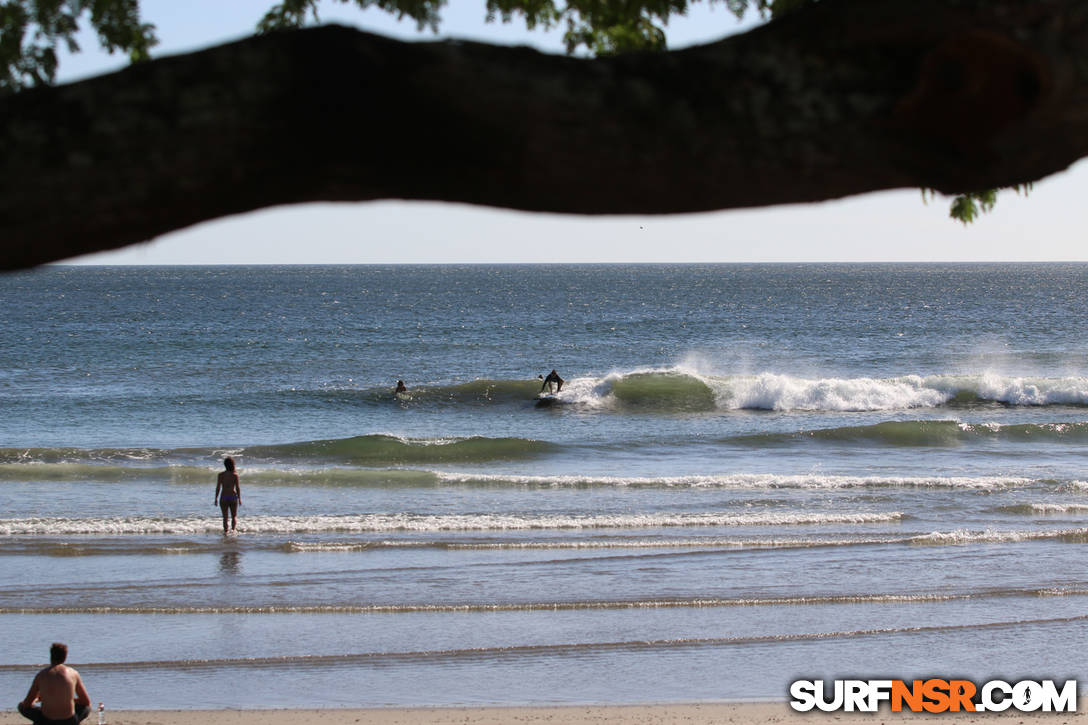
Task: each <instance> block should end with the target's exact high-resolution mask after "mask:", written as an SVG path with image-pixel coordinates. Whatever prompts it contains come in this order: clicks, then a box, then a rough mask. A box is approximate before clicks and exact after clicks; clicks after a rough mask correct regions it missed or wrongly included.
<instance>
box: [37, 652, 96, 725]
mask: <svg viewBox="0 0 1088 725" xmlns="http://www.w3.org/2000/svg"><path fill="white" fill-rule="evenodd" d="M35 688H36V689H37V698H38V699H39V700H41V701H42V715H45V716H46V717H47V718H49V719H50V720H67V719H68V718H70V717H72V716H73V715H75V714H76V704H77V700H79V701H80V702H79V703H78V704H80V705H87V706H90V704H91V698H90V697H88V696H87V691H86V690H85V689H84V688H83V680H82V678H80V676H79V673H78V672H77V671H75V670H74V669H72V668H71V667H69V666H67V665H52V666H50V667H46V668H45V669H44V670H42V671H41V672H39V673H38V675H37V677H35V678H34V685H33V686H32V687H31V691H32V692H33V690H34V689H35ZM27 697H28V698H30V695H28V696H27ZM31 702H33V700H31ZM27 704H30V703H27Z"/></svg>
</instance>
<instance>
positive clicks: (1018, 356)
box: [0, 264, 1088, 709]
mask: <svg viewBox="0 0 1088 725" xmlns="http://www.w3.org/2000/svg"><path fill="white" fill-rule="evenodd" d="M0 300H2V302H0V304H2V305H3V309H4V311H5V325H3V326H0V410H2V411H3V415H2V416H0V502H2V506H0V642H3V644H2V645H0V651H2V652H3V655H4V656H3V657H0V686H2V687H3V688H4V691H5V692H9V693H10V694H11V696H12V698H13V699H15V700H17V699H18V698H19V697H21V696H22V694H23V692H24V691H25V687H26V682H27V680H28V677H29V676H30V674H32V673H33V671H34V670H35V668H36V667H37V666H38V665H39V663H40V662H41V661H42V657H43V654H44V652H45V649H46V648H47V647H48V643H49V642H52V641H54V640H60V641H66V642H68V644H69V646H70V648H71V652H72V655H71V657H72V660H73V663H75V664H76V665H77V666H78V667H79V668H80V670H81V671H82V672H83V675H84V678H85V679H86V680H87V681H88V686H89V687H90V688H91V690H92V692H93V694H94V697H95V699H96V700H103V701H104V702H106V703H107V706H108V707H111V708H124V707H137V706H140V707H146V706H147V705H148V703H147V702H146V700H144V699H142V695H140V694H139V693H141V692H146V691H153V692H156V693H159V695H158V696H159V697H160V701H159V702H157V706H159V707H164V708H194V709H200V708H218V707H311V706H315V705H317V706H324V707H337V706H383V705H459V704H466V705H476V704H552V703H590V702H593V703H598V702H604V703H623V702H675V701H684V702H691V701H722V700H731V699H781V700H784V699H786V693H787V689H788V684H789V682H791V681H792V680H794V679H798V678H804V679H813V678H821V677H822V678H825V679H834V678H838V677H857V676H865V677H888V678H896V679H913V678H915V677H921V678H925V677H931V676H956V677H966V678H969V679H973V680H976V681H982V680H988V679H995V678H1001V679H1005V680H1010V681H1012V680H1017V679H1035V680H1038V679H1048V678H1050V679H1063V680H1064V679H1067V678H1069V677H1081V669H1082V668H1081V661H1082V654H1081V650H1082V649H1083V648H1082V647H1080V643H1081V642H1082V641H1083V639H1084V636H1085V634H1088V617H1085V615H1084V614H1083V612H1084V606H1085V603H1086V602H1088V564H1085V563H1084V559H1085V557H1084V556H1083V552H1084V548H1083V547H1084V546H1085V544H1086V543H1088V465H1086V464H1088V451H1086V448H1085V445H1086V443H1088V341H1086V340H1085V338H1084V335H1083V330H1084V322H1085V320H1086V319H1088V265H1082V264H1025V265H705V266H703V265H587V266H564V265H555V266H508V265H496V266H487V265H479V266H396V267H371V266H357V267H352V266H346V267H145V268H140V267H129V268H110V267H48V268H43V269H39V270H35V271H33V272H28V273H20V274H10V275H6V276H4V277H0ZM552 368H555V369H556V370H558V372H559V373H560V375H561V376H562V377H563V378H564V379H565V383H564V386H563V389H562V391H561V392H560V393H559V396H558V400H557V401H556V402H555V403H554V404H551V405H547V406H546V407H540V406H538V405H537V399H536V396H537V394H538V393H539V392H540V389H541V380H540V379H539V378H538V377H537V376H538V375H542V374H546V373H547V372H548V371H549V370H551V369H552ZM398 379H403V380H404V381H405V382H406V383H407V386H408V391H407V393H404V394H401V395H394V392H393V388H394V384H395V383H396V381H397V380H398ZM226 455H230V456H232V457H234V459H235V460H236V461H237V463H238V467H239V472H240V476H241V485H242V492H243V504H242V506H241V508H240V511H239V531H238V533H237V534H236V535H230V536H224V535H223V533H222V528H221V520H220V516H219V510H218V508H217V507H216V506H214V505H213V491H214V484H215V476H216V473H217V472H218V471H219V470H221V469H222V459H223V457H224V456H226ZM228 673H229V674H228ZM240 677H244V678H245V681H246V682H247V686H246V687H245V688H237V687H233V686H230V685H229V684H227V683H230V682H232V681H237V680H238V678H240ZM1081 679H1082V680H1083V679H1084V678H1083V677H1081ZM345 685H346V686H345Z"/></svg>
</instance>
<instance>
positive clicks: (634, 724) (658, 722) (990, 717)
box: [0, 699, 1088, 725]
mask: <svg viewBox="0 0 1088 725" xmlns="http://www.w3.org/2000/svg"><path fill="white" fill-rule="evenodd" d="M1086 713H1088V702H1086V701H1085V700H1084V699H1081V700H1080V703H1079V707H1078V712H1076V713H1020V712H1016V711H1007V712H1004V713H961V714H940V715H915V714H913V713H892V712H887V711H882V712H880V713H874V714H869V713H820V714H812V713H797V712H794V711H793V710H791V709H790V707H789V705H788V704H786V703H784V702H782V703H729V704H689V705H608V706H590V705H570V706H554V707H451V708H446V707H435V708H371V709H332V708H330V709H313V710H123V711H115V712H110V713H109V717H108V718H107V720H108V723H109V725H192V724H193V723H209V722H213V723H215V724H216V725H340V724H344V725H354V723H372V724H373V725H508V724H512V723H516V724H517V725H536V724H541V725H543V724H545V723H547V724H562V725H600V724H601V723H617V724H620V723H622V724H623V725H712V724H719V725H720V724H721V723H783V724H789V723H805V725H831V724H832V723H835V724H839V725H841V724H842V723H874V724H875V723H881V724H883V723H894V722H895V721H898V720H906V721H909V722H911V723H942V724H943V725H950V724H951V723H976V722H988V721H994V720H996V721H998V722H1013V723H1017V724H1018V725H1032V724H1033V723H1039V724H1040V725H1041V724H1043V723H1045V724H1046V725H1059V724H1060V723H1088V714H1086ZM26 722H28V721H27V720H25V719H23V718H21V717H20V716H19V715H18V714H17V713H14V712H7V713H4V714H3V715H2V716H0V725H22V723H26ZM85 722H87V723H90V724H91V725H94V723H95V715H94V713H92V714H91V717H90V718H88V720H87V721H85Z"/></svg>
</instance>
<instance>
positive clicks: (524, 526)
mask: <svg viewBox="0 0 1088 725" xmlns="http://www.w3.org/2000/svg"><path fill="white" fill-rule="evenodd" d="M901 518H902V513H900V512H886V513H870V512H846V513H835V514H826V513H804V512H764V513H751V514H733V513H688V514H684V513H680V514H596V515H565V516H564V515H553V516H530V515H521V514H444V515H433V514H365V515H360V516H251V517H246V518H245V519H243V520H242V521H240V522H239V530H240V531H242V532H245V533H270V534H292V533H321V532H351V533H381V532H394V531H412V532H435V531H509V530H544V529H567V530H569V529H600V528H622V529H644V528H658V527H707V526H791V525H807V524H851V523H853V524H865V523H882V522H889V521H898V520H899V519H901ZM219 531H221V526H220V524H219V522H218V521H216V520H212V519H209V518H176V519H171V518H140V517H121V518H87V519H74V518H27V519H8V520H5V521H2V522H0V536H65V535H107V536H110V535H130V534H145V535H146V534H209V533H217V532H219Z"/></svg>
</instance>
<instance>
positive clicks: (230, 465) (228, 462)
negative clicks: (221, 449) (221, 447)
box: [223, 456, 234, 472]
mask: <svg viewBox="0 0 1088 725" xmlns="http://www.w3.org/2000/svg"><path fill="white" fill-rule="evenodd" d="M223 467H224V468H226V469H227V470H228V471H231V472H233V471H234V459H233V458H231V457H230V456H227V457H226V458H224V459H223Z"/></svg>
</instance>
